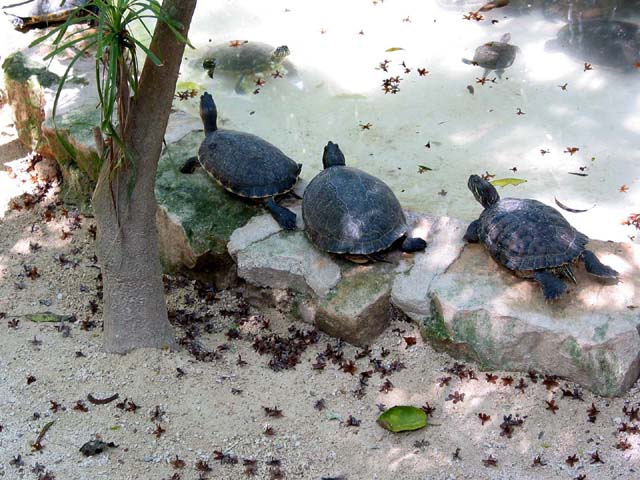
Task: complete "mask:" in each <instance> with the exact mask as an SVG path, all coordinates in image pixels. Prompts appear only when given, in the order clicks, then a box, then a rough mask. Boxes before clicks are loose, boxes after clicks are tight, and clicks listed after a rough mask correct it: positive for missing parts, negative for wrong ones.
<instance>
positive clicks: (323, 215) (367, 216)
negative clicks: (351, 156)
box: [302, 142, 427, 262]
mask: <svg viewBox="0 0 640 480" xmlns="http://www.w3.org/2000/svg"><path fill="white" fill-rule="evenodd" d="M322 164H323V166H324V170H322V171H321V172H320V173H319V174H318V175H316V176H315V177H314V178H313V179H312V180H311V182H309V185H308V186H307V188H306V189H305V191H304V195H303V197H302V218H303V220H304V225H305V230H304V231H305V233H306V235H307V237H308V238H309V240H310V241H311V243H312V244H313V245H315V246H316V247H317V248H318V249H320V250H322V251H325V252H329V253H335V254H342V255H346V256H347V258H348V259H349V260H353V261H356V262H362V261H366V260H371V259H373V260H378V259H380V258H379V257H377V256H376V254H377V252H381V251H383V250H386V249H388V248H389V247H391V246H392V244H394V243H395V242H396V241H397V240H399V239H401V238H402V239H403V241H402V243H401V245H400V248H401V250H402V251H404V252H416V251H420V250H424V249H425V248H426V246H427V243H426V242H425V241H424V240H423V239H422V238H418V237H416V238H412V237H407V232H408V230H409V227H408V226H407V220H406V218H405V215H404V212H403V211H402V207H401V206H400V202H399V201H398V199H397V198H396V196H395V195H394V194H393V191H391V189H390V188H389V186H388V185H387V184H385V183H384V182H383V181H382V180H380V179H379V178H377V177H374V176H373V175H370V174H368V173H366V172H364V171H362V170H360V169H357V168H354V167H347V166H346V162H345V157H344V154H343V153H342V151H341V150H340V147H339V145H338V144H336V143H333V142H329V143H327V145H326V146H325V147H324V154H323V156H322Z"/></svg>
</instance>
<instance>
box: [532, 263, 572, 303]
mask: <svg viewBox="0 0 640 480" xmlns="http://www.w3.org/2000/svg"><path fill="white" fill-rule="evenodd" d="M533 278H534V279H535V280H536V282H538V283H539V284H540V286H541V287H542V293H543V294H544V298H545V299H547V300H556V299H558V298H559V297H560V296H561V295H562V294H563V293H564V291H565V290H566V289H567V286H566V285H565V283H564V282H563V281H562V280H560V279H559V278H558V277H556V276H555V275H554V274H553V273H551V272H549V271H548V270H536V271H535V273H534V274H533Z"/></svg>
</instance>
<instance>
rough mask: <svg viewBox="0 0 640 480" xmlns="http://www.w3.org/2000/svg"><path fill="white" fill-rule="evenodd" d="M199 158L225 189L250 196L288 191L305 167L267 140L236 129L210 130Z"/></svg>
mask: <svg viewBox="0 0 640 480" xmlns="http://www.w3.org/2000/svg"><path fill="white" fill-rule="evenodd" d="M198 160H199V161H200V164H201V165H202V167H203V168H204V169H205V170H206V171H207V173H209V175H211V176H212V177H213V178H214V179H215V180H216V181H218V183H220V185H222V186H223V187H224V188H225V189H227V190H229V191H230V192H232V193H235V194H236V195H239V196H241V197H248V198H266V197H271V196H273V195H279V194H283V193H286V192H288V191H289V190H291V189H292V188H293V186H294V185H295V183H296V181H297V180H298V175H299V174H300V168H301V165H299V164H297V163H296V162H294V161H293V160H292V159H290V158H289V157H287V156H286V155H285V154H284V153H283V152H282V151H281V150H280V149H279V148H277V147H276V146H274V145H272V144H271V143H269V142H267V141H266V140H263V139H262V138H260V137H258V136H256V135H252V134H250V133H245V132H237V131H235V130H222V129H218V130H216V131H214V132H210V133H209V134H208V135H207V136H206V137H205V139H204V140H203V142H202V144H201V145H200V149H199V150H198Z"/></svg>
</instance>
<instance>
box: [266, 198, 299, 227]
mask: <svg viewBox="0 0 640 480" xmlns="http://www.w3.org/2000/svg"><path fill="white" fill-rule="evenodd" d="M265 205H266V207H267V208H268V209H269V211H270V212H271V216H273V218H274V219H275V221H276V222H278V225H280V226H281V227H282V228H284V229H285V230H295V229H296V214H295V213H293V212H292V211H291V210H289V209H288V208H284V207H282V206H280V205H278V204H277V203H276V201H275V200H274V199H273V197H271V198H270V199H269V200H267V202H266V204H265Z"/></svg>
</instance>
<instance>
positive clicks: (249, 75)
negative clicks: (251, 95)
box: [202, 40, 293, 94]
mask: <svg viewBox="0 0 640 480" xmlns="http://www.w3.org/2000/svg"><path fill="white" fill-rule="evenodd" d="M289 53H290V51H289V47H287V46H286V45H281V46H279V47H277V48H274V47H272V46H271V45H269V44H267V43H262V42H250V41H248V40H233V41H231V42H228V43H225V44H221V45H215V46H213V47H211V49H210V50H209V51H208V52H207V53H206V54H205V58H204V60H203V62H202V67H203V68H204V69H205V70H206V71H207V74H208V75H209V77H213V72H214V70H215V71H220V72H224V73H227V74H234V75H239V78H238V81H237V82H236V86H235V91H236V93H240V94H242V93H247V92H248V91H249V90H252V89H253V88H254V82H253V81H254V76H255V75H268V74H271V73H274V72H275V71H276V70H283V71H281V72H280V73H281V74H284V73H285V72H286V71H292V70H293V66H292V65H291V63H290V62H287V64H286V66H283V65H282V64H283V62H284V61H285V59H286V58H287V56H289Z"/></svg>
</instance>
